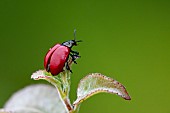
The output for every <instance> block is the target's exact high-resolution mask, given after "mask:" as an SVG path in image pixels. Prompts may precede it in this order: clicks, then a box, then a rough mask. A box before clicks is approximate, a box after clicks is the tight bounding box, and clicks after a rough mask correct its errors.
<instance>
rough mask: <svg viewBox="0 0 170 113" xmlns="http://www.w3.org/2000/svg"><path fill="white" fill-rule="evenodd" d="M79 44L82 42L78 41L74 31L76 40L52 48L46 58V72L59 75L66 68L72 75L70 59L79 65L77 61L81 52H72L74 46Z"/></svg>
mask: <svg viewBox="0 0 170 113" xmlns="http://www.w3.org/2000/svg"><path fill="white" fill-rule="evenodd" d="M77 42H81V40H78V41H76V30H74V40H69V41H65V42H63V43H61V44H56V45H54V46H53V47H52V48H50V49H49V51H48V52H47V54H46V56H45V58H44V68H45V69H46V71H47V72H51V74H52V75H58V74H59V73H60V72H62V71H64V70H63V68H64V67H66V69H67V70H69V71H70V72H71V73H72V70H71V69H70V67H69V64H68V59H69V55H70V56H71V58H72V62H74V63H75V64H77V62H76V61H75V60H76V59H77V58H79V57H80V56H79V52H77V51H73V50H72V47H73V46H77Z"/></svg>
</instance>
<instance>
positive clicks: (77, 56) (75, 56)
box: [70, 54, 80, 64]
mask: <svg viewBox="0 0 170 113" xmlns="http://www.w3.org/2000/svg"><path fill="white" fill-rule="evenodd" d="M70 56H71V58H72V61H73V62H74V63H75V64H77V62H76V59H77V58H79V57H80V56H79V55H77V54H70Z"/></svg>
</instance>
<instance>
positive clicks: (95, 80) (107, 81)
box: [74, 73, 131, 105]
mask: <svg viewBox="0 0 170 113" xmlns="http://www.w3.org/2000/svg"><path fill="white" fill-rule="evenodd" d="M101 92H106V93H111V94H117V95H119V96H120V97H122V98H124V99H125V100H131V98H130V96H129V95H128V92H127V91H126V89H125V87H124V86H123V85H122V84H121V83H119V82H118V81H116V80H114V79H112V78H109V77H107V76H104V75H102V74H100V73H92V74H89V75H87V76H86V77H84V78H83V79H82V80H81V81H80V83H79V85H78V89H77V99H76V101H75V102H74V105H77V104H79V103H81V102H83V101H84V100H86V99H87V98H89V97H91V96H92V95H94V94H97V93H101Z"/></svg>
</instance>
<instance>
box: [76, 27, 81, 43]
mask: <svg viewBox="0 0 170 113" xmlns="http://www.w3.org/2000/svg"><path fill="white" fill-rule="evenodd" d="M76 32H77V30H76V29H74V41H76V42H82V40H76Z"/></svg>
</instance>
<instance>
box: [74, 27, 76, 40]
mask: <svg viewBox="0 0 170 113" xmlns="http://www.w3.org/2000/svg"><path fill="white" fill-rule="evenodd" d="M74 40H76V29H74Z"/></svg>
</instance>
